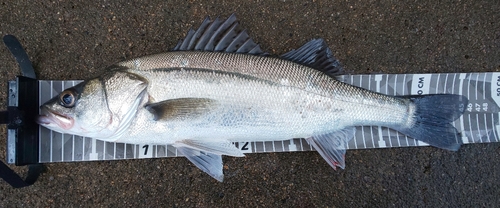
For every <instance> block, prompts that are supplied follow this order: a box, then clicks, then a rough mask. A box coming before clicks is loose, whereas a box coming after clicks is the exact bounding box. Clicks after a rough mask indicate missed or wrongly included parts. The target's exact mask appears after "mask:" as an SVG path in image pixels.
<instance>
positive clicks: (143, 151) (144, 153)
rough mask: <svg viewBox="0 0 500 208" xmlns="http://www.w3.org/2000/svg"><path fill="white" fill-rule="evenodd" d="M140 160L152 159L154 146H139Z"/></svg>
mask: <svg viewBox="0 0 500 208" xmlns="http://www.w3.org/2000/svg"><path fill="white" fill-rule="evenodd" d="M138 152H139V158H152V157H153V145H149V144H141V145H139V151H138Z"/></svg>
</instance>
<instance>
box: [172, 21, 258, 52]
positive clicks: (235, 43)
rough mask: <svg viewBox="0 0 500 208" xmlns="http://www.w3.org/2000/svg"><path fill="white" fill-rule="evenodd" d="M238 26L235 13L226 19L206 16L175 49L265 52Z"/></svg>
mask: <svg viewBox="0 0 500 208" xmlns="http://www.w3.org/2000/svg"><path fill="white" fill-rule="evenodd" d="M238 26H239V24H238V22H237V19H236V15H235V14H232V15H231V16H229V17H228V18H227V19H226V20H224V19H219V18H216V19H215V20H214V21H211V20H210V18H209V17H206V18H205V20H203V22H202V23H201V25H200V27H199V28H198V29H197V30H193V29H190V30H189V31H188V33H187V35H186V37H185V38H184V40H179V42H178V43H177V45H176V46H175V47H174V49H173V50H174V51H193V50H197V51H216V52H227V53H248V54H255V55H262V54H265V53H264V52H263V51H262V50H261V49H260V46H259V45H258V44H256V43H255V42H254V41H253V40H252V38H250V36H248V34H247V32H246V31H245V30H241V29H239V27H238Z"/></svg>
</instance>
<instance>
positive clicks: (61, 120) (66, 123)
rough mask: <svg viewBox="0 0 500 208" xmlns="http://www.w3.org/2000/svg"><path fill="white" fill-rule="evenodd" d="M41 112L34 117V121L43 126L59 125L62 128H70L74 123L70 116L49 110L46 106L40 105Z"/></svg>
mask: <svg viewBox="0 0 500 208" xmlns="http://www.w3.org/2000/svg"><path fill="white" fill-rule="evenodd" d="M41 110H42V111H41V113H40V115H39V116H38V118H37V119H36V122H37V123H38V124H40V125H42V126H45V127H49V128H50V127H60V128H62V129H64V130H68V129H71V128H72V127H73V124H74V123H75V122H74V121H75V120H74V119H73V118H72V117H70V116H67V115H64V114H61V113H58V112H54V111H51V110H50V109H48V108H47V107H42V109H41Z"/></svg>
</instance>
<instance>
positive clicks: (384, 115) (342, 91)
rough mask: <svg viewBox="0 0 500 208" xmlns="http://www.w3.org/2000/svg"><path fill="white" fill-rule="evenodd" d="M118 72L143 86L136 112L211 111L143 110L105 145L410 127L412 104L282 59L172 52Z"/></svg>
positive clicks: (124, 65) (252, 138) (274, 137)
mask: <svg viewBox="0 0 500 208" xmlns="http://www.w3.org/2000/svg"><path fill="white" fill-rule="evenodd" d="M117 65H118V66H120V67H118V68H119V69H120V70H124V71H127V72H129V73H132V74H135V75H138V76H140V77H143V78H144V79H146V80H148V86H147V89H146V91H147V93H146V94H144V95H143V98H142V99H143V100H142V101H141V102H142V104H141V105H142V106H144V105H146V104H147V103H154V102H155V101H163V100H173V99H182V98H206V99H210V100H213V101H214V103H211V104H210V106H209V108H207V109H204V111H205V112H202V115H199V116H195V117H189V116H187V118H182V116H180V117H179V118H170V119H165V120H155V119H153V118H152V114H151V113H150V112H149V111H148V110H146V109H145V108H138V111H137V118H136V119H135V120H134V121H133V124H132V125H131V128H130V130H129V131H128V132H127V133H126V134H124V135H120V137H119V138H118V139H117V140H114V139H115V138H116V137H112V139H107V138H100V139H103V140H109V141H118V142H131V143H137V142H140V143H148V144H149V143H151V144H165V143H168V144H171V143H174V142H176V141H178V140H182V139H186V138H199V139H207V140H210V139H223V140H229V141H231V142H236V141H256V140H258V141H275V140H285V139H290V138H307V137H311V136H313V135H319V134H325V133H328V132H333V131H337V130H341V129H344V128H345V127H348V126H359V125H382V126H394V125H405V126H411V125H412V120H411V117H409V116H408V115H409V113H410V112H411V111H412V108H414V107H413V105H412V104H411V103H410V102H408V101H405V100H403V99H398V98H394V97H389V96H385V95H381V94H377V93H373V92H370V91H367V90H363V89H361V88H357V87H354V86H351V85H347V84H345V83H342V82H339V81H337V80H335V79H333V78H332V77H330V76H328V75H326V74H324V73H322V72H320V71H318V70H315V69H312V68H309V67H306V66H303V65H299V64H296V63H293V62H290V61H286V60H282V59H277V58H269V57H263V56H253V55H246V54H225V53H212V52H170V53H165V54H159V55H154V56H149V57H144V58H138V59H134V60H131V61H127V62H122V63H119V64H117ZM112 73H115V72H112ZM120 102H129V101H128V100H126V99H125V98H124V99H123V100H122V101H120ZM146 132H148V133H146ZM145 134H147V136H145Z"/></svg>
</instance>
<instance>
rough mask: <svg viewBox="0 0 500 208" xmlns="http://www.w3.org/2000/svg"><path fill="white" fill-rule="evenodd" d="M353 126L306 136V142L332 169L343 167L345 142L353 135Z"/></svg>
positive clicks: (354, 129) (354, 130)
mask: <svg viewBox="0 0 500 208" xmlns="http://www.w3.org/2000/svg"><path fill="white" fill-rule="evenodd" d="M355 132H356V128H355V127H349V128H346V129H342V130H340V131H335V132H331V133H328V134H322V135H316V136H313V137H309V138H307V139H306V140H307V142H308V143H309V144H310V145H312V146H313V147H314V149H316V151H318V153H319V154H320V155H321V157H323V158H324V159H325V160H326V162H328V164H329V165H330V166H332V168H333V169H336V168H337V167H340V168H342V169H344V168H345V152H346V149H347V143H348V142H349V140H351V139H352V138H353V137H354V133H355Z"/></svg>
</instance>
